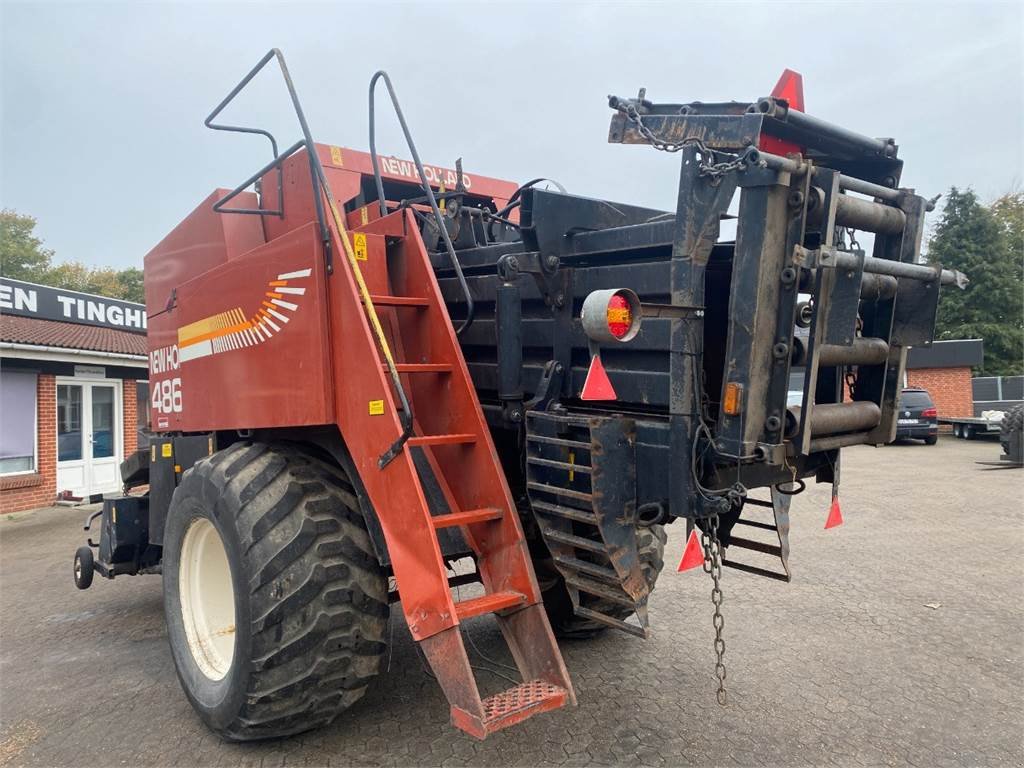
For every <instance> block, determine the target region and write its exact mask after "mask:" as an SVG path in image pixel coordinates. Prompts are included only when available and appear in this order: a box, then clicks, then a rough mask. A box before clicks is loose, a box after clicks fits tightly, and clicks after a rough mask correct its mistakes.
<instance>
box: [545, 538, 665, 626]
mask: <svg viewBox="0 0 1024 768" xmlns="http://www.w3.org/2000/svg"><path fill="white" fill-rule="evenodd" d="M636 536H637V554H638V555H639V558H640V563H641V568H642V569H643V572H644V577H645V578H646V579H647V585H648V586H649V587H650V589H651V590H652V591H653V590H654V585H655V582H656V581H657V580H658V575H659V574H660V573H661V570H662V568H663V567H664V565H665V560H664V556H665V542H666V541H667V540H668V535H667V534H666V533H665V527H664V526H662V525H648V526H638V527H637V534H636ZM594 559H595V561H596V562H598V564H601V565H605V566H610V563H609V562H608V560H607V559H606V558H599V557H595V558H594ZM534 568H535V569H536V570H537V578H538V580H539V581H540V583H541V596H542V597H543V599H544V608H545V610H546V611H547V614H548V620H549V621H550V623H551V629H552V630H553V631H554V633H555V635H556V636H557V637H560V638H565V639H571V640H585V639H587V638H591V637H595V636H596V635H599V634H601V633H603V632H604V631H605V630H607V629H610V628H611V627H609V626H608V625H607V624H602V623H600V622H598V621H593V620H591V619H584V618H581V617H580V616H577V615H576V614H575V613H574V611H573V607H572V598H571V597H569V589H568V587H567V586H566V584H565V579H564V578H562V575H561V574H560V573H559V572H558V570H557V569H556V568H555V564H554V561H553V560H552V559H551V557H550V556H548V557H546V558H543V559H540V560H535V561H534ZM580 599H581V601H582V604H583V607H585V608H590V609H591V610H594V611H597V612H599V613H603V614H605V615H606V616H611V617H612V618H615V619H620V620H625V619H627V618H629V616H631V615H632V613H633V612H632V611H631V610H630V609H629V608H627V607H626V606H623V605H620V604H618V603H613V602H611V601H609V600H605V599H602V598H599V597H597V596H596V595H588V594H581V595H580Z"/></svg>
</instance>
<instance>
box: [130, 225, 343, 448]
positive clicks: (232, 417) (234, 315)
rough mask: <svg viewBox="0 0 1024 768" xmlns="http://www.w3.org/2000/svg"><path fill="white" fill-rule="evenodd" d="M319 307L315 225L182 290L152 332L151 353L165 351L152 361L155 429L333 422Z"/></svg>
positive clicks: (322, 290)
mask: <svg viewBox="0 0 1024 768" xmlns="http://www.w3.org/2000/svg"><path fill="white" fill-rule="evenodd" d="M236 218H237V217H236ZM325 302H326V286H325V280H324V266H323V251H322V248H321V247H320V244H319V238H318V232H317V228H316V226H315V225H313V224H308V225H306V226H304V227H301V228H299V229H297V230H295V231H294V232H292V233H289V234H288V235H286V236H284V237H282V238H280V239H279V240H276V241H274V242H271V243H269V244H267V245H263V246H260V247H259V248H256V249H255V250H253V251H250V252H249V253H247V254H245V255H243V256H240V257H238V258H234V259H232V260H230V261H227V262H226V263H224V264H222V265H220V266H218V267H215V268H214V269H211V270H209V271H207V272H205V273H204V274H202V275H200V276H199V277H196V278H195V279H193V280H190V281H189V282H187V283H185V284H183V285H181V286H180V287H178V289H177V300H176V305H175V307H174V308H173V309H172V310H170V311H168V312H165V313H163V314H161V315H159V316H158V317H156V318H154V320H153V321H152V323H151V329H150V332H151V344H153V345H163V346H162V347H161V346H153V347H151V355H150V358H151V359H150V368H151V370H150V391H151V392H153V399H152V401H151V403H150V408H151V413H150V418H151V423H152V424H153V425H154V428H155V429H156V430H158V431H163V430H169V429H170V430H180V431H184V432H193V431H194V432H199V431H210V430H220V429H260V428H272V427H295V426H307V425H318V424H325V423H329V422H331V421H332V418H333V403H332V400H331V396H330V388H331V384H332V382H331V378H330V376H331V374H330V365H329V361H328V339H329V337H328V332H327V317H326V313H325V311H324V307H325ZM172 347H173V351H172V349H171V348H172Z"/></svg>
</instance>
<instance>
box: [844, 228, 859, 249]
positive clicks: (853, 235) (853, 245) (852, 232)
mask: <svg viewBox="0 0 1024 768" xmlns="http://www.w3.org/2000/svg"><path fill="white" fill-rule="evenodd" d="M846 234H847V235H849V237H850V250H851V251H859V250H860V243H858V242H857V230H856V229H854V228H853V227H846Z"/></svg>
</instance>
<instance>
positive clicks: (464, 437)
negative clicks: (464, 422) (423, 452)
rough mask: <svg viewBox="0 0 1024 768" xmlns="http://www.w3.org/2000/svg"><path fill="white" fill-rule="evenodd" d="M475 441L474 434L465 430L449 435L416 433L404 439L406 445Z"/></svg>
mask: <svg viewBox="0 0 1024 768" xmlns="http://www.w3.org/2000/svg"><path fill="white" fill-rule="evenodd" d="M475 442H476V435H473V434H470V433H468V432H466V433H458V434H451V435H417V436H416V437H410V438H409V439H408V440H407V441H406V445H408V446H410V447H416V446H417V445H420V446H423V445H456V444H458V443H475Z"/></svg>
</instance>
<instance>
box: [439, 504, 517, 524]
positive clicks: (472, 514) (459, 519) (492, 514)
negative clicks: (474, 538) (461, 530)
mask: <svg viewBox="0 0 1024 768" xmlns="http://www.w3.org/2000/svg"><path fill="white" fill-rule="evenodd" d="M500 517H501V510H500V509H498V508H497V507H486V508H484V509H467V510H466V511H464V512H452V513H451V514H449V515H434V516H433V517H431V518H430V522H432V523H433V524H434V527H435V528H451V527H453V526H456V525H473V524H474V523H483V522H486V521H488V520H497V519H498V518H500Z"/></svg>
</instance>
